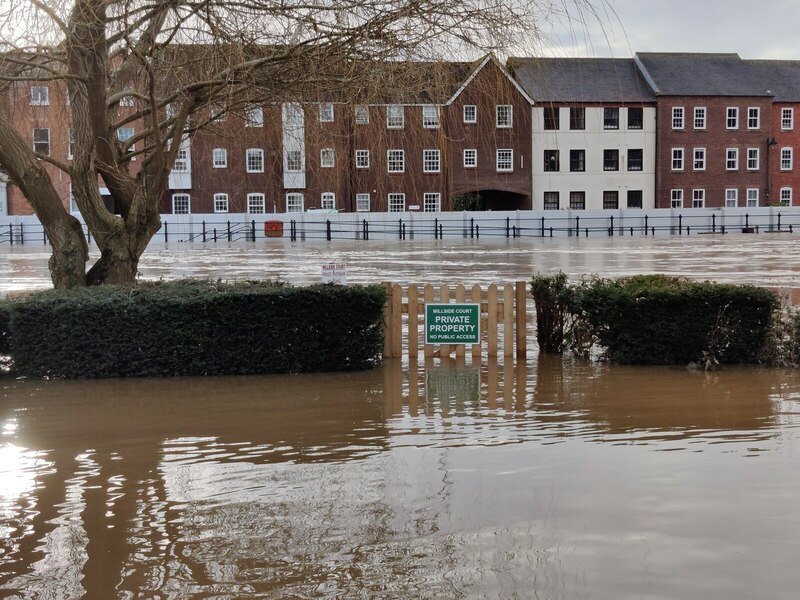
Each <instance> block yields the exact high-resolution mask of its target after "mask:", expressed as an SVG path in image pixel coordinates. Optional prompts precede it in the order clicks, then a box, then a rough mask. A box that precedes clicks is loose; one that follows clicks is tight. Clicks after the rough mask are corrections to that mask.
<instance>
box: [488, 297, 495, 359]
mask: <svg viewBox="0 0 800 600" xmlns="http://www.w3.org/2000/svg"><path fill="white" fill-rule="evenodd" d="M486 312H487V313H488V317H487V318H486V329H487V331H486V350H487V352H488V355H489V356H497V285H495V284H494V283H493V284H492V285H490V286H489V291H488V292H487V293H486Z"/></svg>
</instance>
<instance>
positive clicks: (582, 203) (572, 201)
mask: <svg viewBox="0 0 800 600" xmlns="http://www.w3.org/2000/svg"><path fill="white" fill-rule="evenodd" d="M569 208H570V210H584V209H585V208H586V192H570V193H569Z"/></svg>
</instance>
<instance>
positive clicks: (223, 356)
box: [0, 280, 386, 378]
mask: <svg viewBox="0 0 800 600" xmlns="http://www.w3.org/2000/svg"><path fill="white" fill-rule="evenodd" d="M385 298H386V292H385V290H384V289H383V288H382V287H380V286H369V287H358V286H352V287H344V286H331V285H327V286H326V285H318V286H310V287H303V288H295V287H291V286H288V285H284V284H278V283H273V282H241V283H235V284H221V283H213V282H209V281H198V280H182V281H174V282H159V283H149V284H139V285H135V286H101V287H94V288H83V289H75V290H51V291H47V292H41V293H37V294H32V295H30V296H27V297H25V298H22V299H19V300H15V301H13V302H11V303H10V311H9V312H10V323H9V329H10V332H11V337H12V340H13V343H12V347H11V355H12V359H13V365H14V371H15V372H16V373H17V374H19V375H24V376H29V377H63V378H84V377H150V376H169V375H230V374H251V373H300V372H317V371H343V370H355V369H365V368H369V367H372V366H373V365H375V364H376V363H378V362H379V361H380V358H381V351H382V345H383V327H382V309H383V305H384V302H385ZM1 318H2V317H0V319H1ZM0 327H2V325H1V324H0Z"/></svg>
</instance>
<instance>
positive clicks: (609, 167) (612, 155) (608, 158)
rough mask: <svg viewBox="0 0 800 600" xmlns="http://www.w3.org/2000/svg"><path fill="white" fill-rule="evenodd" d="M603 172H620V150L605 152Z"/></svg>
mask: <svg viewBox="0 0 800 600" xmlns="http://www.w3.org/2000/svg"><path fill="white" fill-rule="evenodd" d="M603 171H619V150H603Z"/></svg>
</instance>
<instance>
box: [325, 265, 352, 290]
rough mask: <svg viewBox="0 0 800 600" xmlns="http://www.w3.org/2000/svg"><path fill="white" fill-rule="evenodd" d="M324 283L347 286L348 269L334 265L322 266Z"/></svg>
mask: <svg viewBox="0 0 800 600" xmlns="http://www.w3.org/2000/svg"><path fill="white" fill-rule="evenodd" d="M322 283H336V284H338V285H347V267H346V266H345V265H340V264H334V263H330V264H327V265H322Z"/></svg>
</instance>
